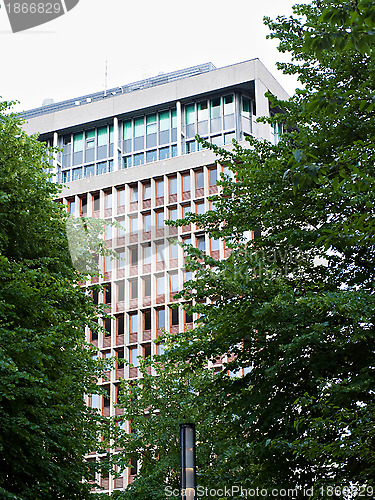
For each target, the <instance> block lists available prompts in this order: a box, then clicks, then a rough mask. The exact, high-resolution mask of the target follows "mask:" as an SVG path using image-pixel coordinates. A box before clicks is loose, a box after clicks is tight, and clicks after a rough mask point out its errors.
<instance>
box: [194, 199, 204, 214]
mask: <svg viewBox="0 0 375 500" xmlns="http://www.w3.org/2000/svg"><path fill="white" fill-rule="evenodd" d="M195 208H196V213H197V214H198V215H202V214H204V202H201V203H196V204H195Z"/></svg>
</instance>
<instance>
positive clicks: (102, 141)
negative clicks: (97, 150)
mask: <svg viewBox="0 0 375 500" xmlns="http://www.w3.org/2000/svg"><path fill="white" fill-rule="evenodd" d="M107 143H108V130H107V127H101V128H98V147H100V146H106V145H107Z"/></svg>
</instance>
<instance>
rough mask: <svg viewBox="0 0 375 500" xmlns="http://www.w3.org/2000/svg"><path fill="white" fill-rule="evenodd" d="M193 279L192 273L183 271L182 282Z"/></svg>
mask: <svg viewBox="0 0 375 500" xmlns="http://www.w3.org/2000/svg"><path fill="white" fill-rule="evenodd" d="M192 279H193V273H192V272H191V271H185V276H184V281H185V282H186V281H191V280H192Z"/></svg>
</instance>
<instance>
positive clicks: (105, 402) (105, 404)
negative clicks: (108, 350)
mask: <svg viewBox="0 0 375 500" xmlns="http://www.w3.org/2000/svg"><path fill="white" fill-rule="evenodd" d="M109 355H111V354H109ZM104 390H105V392H106V393H107V395H106V396H104V397H103V407H104V408H108V407H109V406H110V405H111V399H110V389H109V387H105V388H104Z"/></svg>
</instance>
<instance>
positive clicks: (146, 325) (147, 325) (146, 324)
mask: <svg viewBox="0 0 375 500" xmlns="http://www.w3.org/2000/svg"><path fill="white" fill-rule="evenodd" d="M143 330H151V311H145V312H144V313H143Z"/></svg>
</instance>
